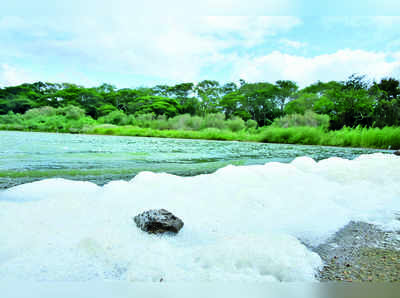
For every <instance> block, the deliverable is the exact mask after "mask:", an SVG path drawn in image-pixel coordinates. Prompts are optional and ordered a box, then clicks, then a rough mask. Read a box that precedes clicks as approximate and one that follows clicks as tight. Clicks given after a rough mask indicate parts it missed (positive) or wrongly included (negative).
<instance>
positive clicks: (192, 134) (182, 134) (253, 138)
mask: <svg viewBox="0 0 400 298" xmlns="http://www.w3.org/2000/svg"><path fill="white" fill-rule="evenodd" d="M303 128H304V127H303ZM99 129H106V130H105V131H99ZM124 129H133V130H129V131H125V132H124V131H121V130H124ZM271 129H274V128H271ZM278 129H280V130H290V129H291V130H292V131H293V130H296V128H283V129H282V128H278ZM298 129H299V130H301V129H302V127H300V128H298ZM312 129H313V128H312ZM398 129H399V130H400V128H398ZM316 130H318V129H316ZM0 131H11V132H31V133H54V134H72V135H90V136H117V137H142V138H161V139H179V140H201V141H221V142H247V143H264V144H282V145H300V146H322V147H333V148H352V149H376V150H385V151H387V152H388V153H394V152H395V151H396V150H398V149H400V146H399V147H398V146H393V147H392V146H391V145H389V146H386V145H385V146H352V145H349V146H344V145H335V144H329V143H324V142H321V143H318V142H312V141H309V142H306V141H307V139H306V138H305V139H301V141H302V142H289V140H288V139H283V140H284V141H286V142H274V141H273V140H265V139H263V135H262V134H263V131H261V132H258V133H248V132H247V131H246V132H245V131H241V132H231V131H223V130H219V129H206V130H197V131H191V130H157V129H151V128H140V127H129V126H128V127H127V126H115V125H110V126H107V127H99V126H92V127H86V128H85V129H82V131H80V132H68V131H49V130H18V129H5V128H4V127H2V126H1V125H0ZM210 132H211V133H212V135H210ZM338 132H341V131H338ZM329 133H331V132H327V133H325V135H329ZM216 134H217V135H216ZM305 140H306V141H305Z"/></svg>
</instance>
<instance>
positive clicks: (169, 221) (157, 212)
mask: <svg viewBox="0 0 400 298" xmlns="http://www.w3.org/2000/svg"><path fill="white" fill-rule="evenodd" d="M133 221H134V222H135V223H136V225H137V226H138V228H140V229H141V230H143V231H145V232H147V233H149V234H162V233H166V232H172V233H175V234H176V233H178V232H179V230H180V229H182V227H183V221H182V220H181V219H179V218H178V217H176V216H175V215H173V214H172V213H171V212H169V211H167V210H165V209H153V210H148V211H145V212H143V213H141V214H139V215H136V216H135V217H134V218H133Z"/></svg>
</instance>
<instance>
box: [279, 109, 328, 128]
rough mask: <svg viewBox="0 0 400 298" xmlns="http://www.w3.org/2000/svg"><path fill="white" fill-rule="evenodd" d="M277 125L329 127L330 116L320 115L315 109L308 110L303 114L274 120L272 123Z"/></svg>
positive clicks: (285, 126) (284, 126)
mask: <svg viewBox="0 0 400 298" xmlns="http://www.w3.org/2000/svg"><path fill="white" fill-rule="evenodd" d="M272 125H273V126H275V127H282V128H287V127H296V126H309V127H322V128H324V129H328V127H329V116H328V115H319V114H317V113H314V112H313V111H306V112H305V113H304V115H302V114H290V115H286V116H284V117H280V118H277V119H275V120H274V122H273V123H272Z"/></svg>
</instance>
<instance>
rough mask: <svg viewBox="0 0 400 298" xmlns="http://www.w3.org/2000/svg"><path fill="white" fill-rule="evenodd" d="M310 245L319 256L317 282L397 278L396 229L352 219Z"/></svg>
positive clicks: (399, 243) (399, 235)
mask: <svg viewBox="0 0 400 298" xmlns="http://www.w3.org/2000/svg"><path fill="white" fill-rule="evenodd" d="M311 249H312V250H313V251H314V252H316V253H317V254H318V255H319V256H320V257H321V259H322V260H323V267H322V268H321V269H320V270H319V271H318V272H317V274H316V279H317V280H318V281H320V282H337V281H344V282H399V281H400V231H384V230H382V229H381V228H379V227H378V226H376V225H372V224H369V223H365V222H354V221H352V222H350V223H348V224H347V225H346V226H345V227H343V228H342V229H340V230H339V231H338V232H336V233H335V235H333V236H332V237H331V238H330V239H329V240H328V241H326V242H325V243H323V244H321V245H319V246H318V247H316V248H311Z"/></svg>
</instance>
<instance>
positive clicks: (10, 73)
mask: <svg viewBox="0 0 400 298" xmlns="http://www.w3.org/2000/svg"><path fill="white" fill-rule="evenodd" d="M29 82H33V80H32V78H31V77H30V76H29V75H28V74H27V73H26V72H25V71H23V70H21V69H18V68H16V67H13V66H10V65H8V64H0V86H15V85H19V84H22V83H29Z"/></svg>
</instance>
